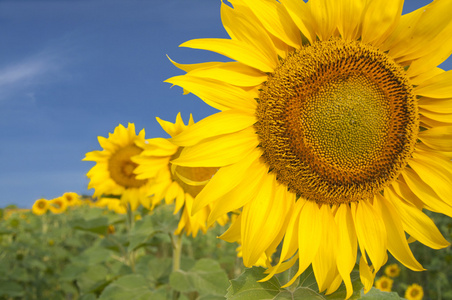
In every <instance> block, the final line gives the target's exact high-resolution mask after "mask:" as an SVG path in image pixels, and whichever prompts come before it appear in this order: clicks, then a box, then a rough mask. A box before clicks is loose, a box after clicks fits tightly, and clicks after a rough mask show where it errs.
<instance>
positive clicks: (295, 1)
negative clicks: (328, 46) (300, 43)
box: [279, 0, 316, 43]
mask: <svg viewBox="0 0 452 300" xmlns="http://www.w3.org/2000/svg"><path fill="white" fill-rule="evenodd" d="M279 2H280V3H281V4H282V5H283V6H284V8H285V9H286V11H287V13H288V14H289V15H290V17H291V19H292V20H293V22H294V23H295V24H296V26H297V27H298V29H299V30H300V32H301V33H302V34H303V35H304V36H305V37H306V38H307V39H308V40H309V41H310V42H311V43H313V42H314V41H315V40H316V34H315V32H314V30H313V29H312V26H311V18H312V16H311V13H310V9H309V7H308V5H307V4H306V3H304V2H303V1H299V0H280V1H279Z"/></svg>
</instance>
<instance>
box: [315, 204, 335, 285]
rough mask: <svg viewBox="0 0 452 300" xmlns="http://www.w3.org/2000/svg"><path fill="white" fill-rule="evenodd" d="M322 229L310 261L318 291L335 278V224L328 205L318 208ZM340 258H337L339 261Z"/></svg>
mask: <svg viewBox="0 0 452 300" xmlns="http://www.w3.org/2000/svg"><path fill="white" fill-rule="evenodd" d="M320 214H321V218H322V220H323V221H322V223H321V224H322V225H321V226H323V229H322V230H321V231H322V236H321V239H322V240H321V242H320V246H319V250H318V251H317V254H316V256H315V257H314V260H313V261H312V269H313V271H314V275H315V278H316V281H317V284H318V285H319V291H320V292H322V291H324V290H326V289H327V288H328V287H329V286H330V285H331V283H332V282H333V280H334V279H335V278H336V251H331V249H337V224H336V222H335V221H334V217H333V214H332V212H331V209H330V207H329V205H322V206H321V207H320ZM340 259H342V257H340V258H339V260H340Z"/></svg>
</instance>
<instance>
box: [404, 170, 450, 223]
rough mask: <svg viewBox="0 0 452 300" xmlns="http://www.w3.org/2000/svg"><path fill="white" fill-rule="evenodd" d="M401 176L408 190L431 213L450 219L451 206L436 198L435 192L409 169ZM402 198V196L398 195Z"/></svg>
mask: <svg viewBox="0 0 452 300" xmlns="http://www.w3.org/2000/svg"><path fill="white" fill-rule="evenodd" d="M402 176H403V178H404V180H405V182H406V184H407V185H408V187H409V188H410V190H411V191H412V192H413V193H414V194H415V195H416V196H417V197H419V199H421V201H422V202H423V203H424V204H425V205H426V206H427V207H429V208H431V209H432V210H433V211H436V212H441V213H442V214H445V215H448V216H450V217H452V206H451V205H449V204H448V203H446V202H445V201H444V200H443V199H441V198H440V197H438V195H437V194H436V193H435V191H434V190H433V189H432V188H431V187H430V186H429V185H428V184H426V183H425V182H424V181H422V179H421V178H420V177H419V176H418V175H417V174H416V173H415V172H414V171H412V170H411V169H406V170H404V172H403V173H402ZM400 196H403V195H400Z"/></svg>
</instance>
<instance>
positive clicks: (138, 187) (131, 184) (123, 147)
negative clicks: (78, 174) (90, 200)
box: [83, 123, 151, 210]
mask: <svg viewBox="0 0 452 300" xmlns="http://www.w3.org/2000/svg"><path fill="white" fill-rule="evenodd" d="M144 134H145V133H144V129H143V130H141V131H140V133H139V134H138V135H136V133H135V124H133V123H129V125H128V127H127V128H125V127H124V126H123V125H121V124H120V125H118V126H117V127H116V128H115V131H114V132H113V134H111V133H110V134H109V136H108V138H104V137H101V136H99V137H98V140H99V144H100V145H101V147H102V148H103V150H102V151H92V152H89V153H87V154H86V157H85V158H84V159H83V160H89V161H95V162H96V165H95V166H94V167H92V168H91V170H89V172H88V173H87V176H88V177H89V178H90V182H89V185H88V188H89V189H90V188H94V190H95V191H94V194H93V197H102V196H105V195H115V196H120V198H121V201H122V203H124V204H129V205H130V206H131V209H132V210H135V209H136V208H137V207H138V205H139V204H140V203H141V204H142V205H143V206H145V207H149V204H150V200H149V198H148V197H147V195H148V189H149V186H150V184H151V182H150V181H149V180H143V179H138V178H137V177H136V175H135V174H134V173H133V171H134V169H135V167H136V166H137V165H136V163H134V162H133V161H132V160H131V157H132V156H135V155H138V154H140V153H141V151H143V148H141V146H139V145H141V144H142V142H143V141H144Z"/></svg>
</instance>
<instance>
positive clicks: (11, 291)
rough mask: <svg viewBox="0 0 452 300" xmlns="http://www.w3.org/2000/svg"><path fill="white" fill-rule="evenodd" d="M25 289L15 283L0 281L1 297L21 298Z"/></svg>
mask: <svg viewBox="0 0 452 300" xmlns="http://www.w3.org/2000/svg"><path fill="white" fill-rule="evenodd" d="M23 295H24V289H23V288H22V287H21V286H20V285H19V284H17V283H16V282H14V281H3V280H2V281H0V296H9V297H21V296H23Z"/></svg>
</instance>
